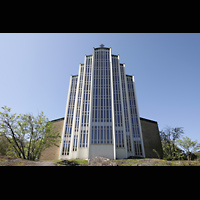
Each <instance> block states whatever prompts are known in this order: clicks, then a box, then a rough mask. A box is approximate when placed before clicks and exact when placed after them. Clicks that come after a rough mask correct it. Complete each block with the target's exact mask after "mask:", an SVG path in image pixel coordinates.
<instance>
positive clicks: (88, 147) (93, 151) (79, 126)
mask: <svg viewBox="0 0 200 200" xmlns="http://www.w3.org/2000/svg"><path fill="white" fill-rule="evenodd" d="M52 122H53V123H54V125H55V129H56V130H57V131H59V133H60V135H61V143H60V147H59V148H58V147H51V148H48V149H46V150H45V151H44V152H43V153H42V155H41V158H40V160H48V159H71V158H81V159H91V158H93V157H96V156H101V157H106V158H109V159H120V158H128V157H143V158H145V157H149V158H153V157H160V158H162V154H163V152H162V146H161V141H160V135H159V129H158V124H157V122H156V121H152V120H149V119H145V118H141V117H140V115H139V110H138V102H137V96H136V89H135V80H134V76H132V75H127V74H126V73H125V64H121V63H120V60H119V55H113V54H112V50H111V48H107V47H105V46H104V45H100V47H98V48H93V53H92V54H91V55H85V60H84V63H83V64H80V65H79V73H78V75H73V76H71V77H70V85H69V91H68V99H67V104H66V112H65V116H64V118H60V119H56V120H53V121H52Z"/></svg>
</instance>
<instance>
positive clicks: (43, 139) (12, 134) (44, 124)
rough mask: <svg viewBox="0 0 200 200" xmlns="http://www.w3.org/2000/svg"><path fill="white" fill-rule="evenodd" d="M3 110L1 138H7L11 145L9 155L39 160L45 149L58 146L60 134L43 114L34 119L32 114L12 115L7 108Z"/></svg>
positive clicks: (8, 147) (0, 121) (0, 114)
mask: <svg viewBox="0 0 200 200" xmlns="http://www.w3.org/2000/svg"><path fill="white" fill-rule="evenodd" d="M1 108H2V109H3V112H0V138H2V137H4V138H6V140H7V142H8V144H9V145H8V146H7V152H6V154H7V155H10V156H15V157H19V158H23V159H28V160H37V159H39V158H40V155H41V152H42V151H43V150H44V149H46V148H48V147H50V146H53V145H55V146H58V145H57V143H58V142H59V141H60V136H59V133H56V132H54V131H53V129H54V127H53V124H52V123H51V122H49V121H48V119H47V118H46V117H45V116H44V113H43V112H41V113H40V114H38V116H36V117H34V116H33V115H32V114H24V115H22V114H20V115H17V114H11V113H10V111H11V109H10V108H8V107H7V106H4V107H1Z"/></svg>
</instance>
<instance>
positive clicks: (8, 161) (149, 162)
mask: <svg viewBox="0 0 200 200" xmlns="http://www.w3.org/2000/svg"><path fill="white" fill-rule="evenodd" d="M0 166H200V161H199V160H195V161H187V160H175V161H167V160H162V159H150V158H144V159H117V160H103V161H102V162H101V161H100V162H96V163H95V162H93V163H92V162H90V163H89V164H88V161H87V160H83V159H69V160H49V161H29V160H24V159H21V158H13V157H7V156H0Z"/></svg>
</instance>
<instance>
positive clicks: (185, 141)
mask: <svg viewBox="0 0 200 200" xmlns="http://www.w3.org/2000/svg"><path fill="white" fill-rule="evenodd" d="M177 144H178V146H180V148H181V149H183V151H184V152H185V153H186V155H187V157H188V160H191V156H192V154H193V153H194V152H196V151H197V150H199V149H200V143H198V141H197V140H195V141H192V140H191V139H190V138H189V137H183V138H182V140H181V139H179V140H177Z"/></svg>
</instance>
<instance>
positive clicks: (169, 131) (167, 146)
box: [160, 127, 185, 160]
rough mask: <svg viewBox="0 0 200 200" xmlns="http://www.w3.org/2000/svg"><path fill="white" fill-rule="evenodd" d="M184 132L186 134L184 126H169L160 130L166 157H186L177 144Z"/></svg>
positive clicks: (169, 158) (172, 158) (164, 156)
mask: <svg viewBox="0 0 200 200" xmlns="http://www.w3.org/2000/svg"><path fill="white" fill-rule="evenodd" d="M182 134H184V131H183V128H182V127H175V128H171V127H167V128H165V129H164V130H162V131H160V137H161V143H162V148H163V158H164V159H166V160H179V159H184V157H185V155H184V154H183V153H182V151H181V150H180V149H179V148H178V147H177V145H176V140H177V139H179V138H180V136H181V135H182Z"/></svg>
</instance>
